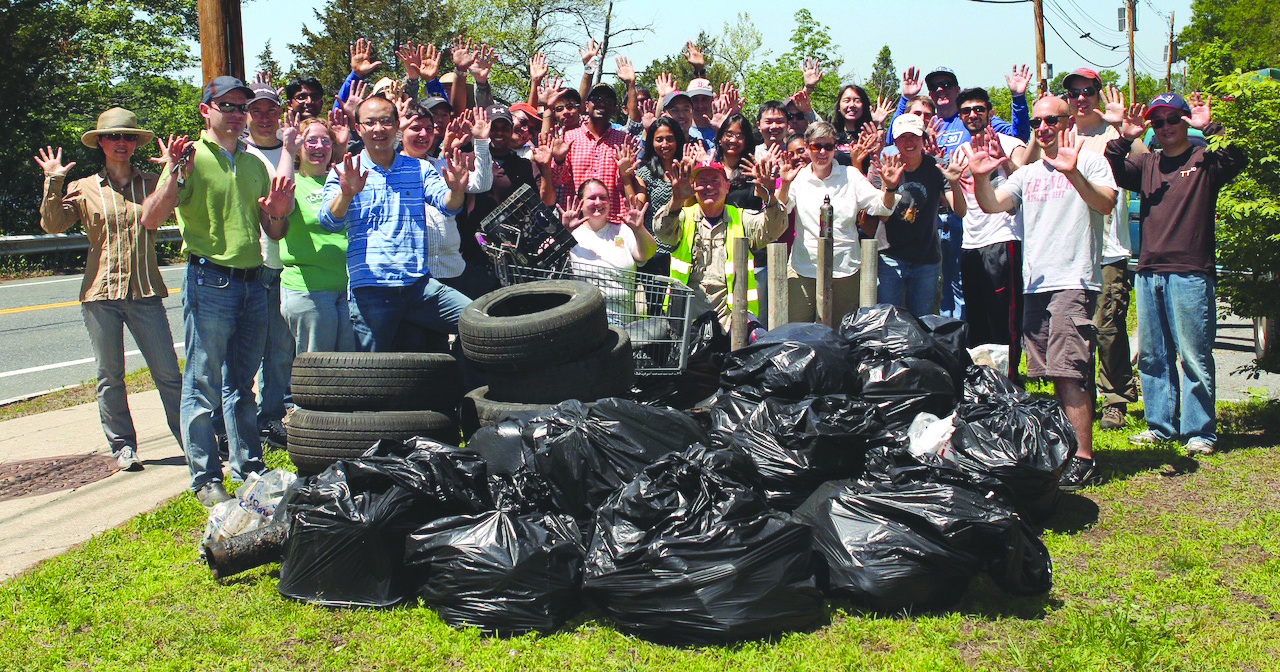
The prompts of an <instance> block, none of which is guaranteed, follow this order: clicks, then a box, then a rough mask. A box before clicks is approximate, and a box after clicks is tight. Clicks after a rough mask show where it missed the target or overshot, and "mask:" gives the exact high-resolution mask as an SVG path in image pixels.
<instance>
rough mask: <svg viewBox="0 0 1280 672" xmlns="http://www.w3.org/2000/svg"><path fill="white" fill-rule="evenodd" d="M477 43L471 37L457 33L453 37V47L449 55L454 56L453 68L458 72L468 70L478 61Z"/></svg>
mask: <svg viewBox="0 0 1280 672" xmlns="http://www.w3.org/2000/svg"><path fill="white" fill-rule="evenodd" d="M475 48H476V44H475V42H472V41H471V38H469V37H468V38H463V37H462V36H461V35H457V36H455V37H454V38H453V48H452V49H451V50H450V52H449V55H450V56H451V57H452V58H453V68H454V70H455V71H457V72H466V71H467V70H468V69H469V68H470V67H471V64H472V63H475V61H476V52H475Z"/></svg>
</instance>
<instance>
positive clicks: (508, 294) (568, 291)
mask: <svg viewBox="0 0 1280 672" xmlns="http://www.w3.org/2000/svg"><path fill="white" fill-rule="evenodd" d="M608 331H609V325H608V319H607V317H606V315H605V306H604V295H602V294H601V293H600V290H599V289H597V288H595V287H593V286H591V285H589V284H587V283H584V282H577V281H573V280H541V281H537V282H530V283H526V284H520V285H512V286H510V287H503V288H502V289H498V290H495V291H492V292H489V293H488V294H485V295H484V296H482V297H480V298H479V299H476V300H475V301H472V302H471V304H470V305H469V306H467V307H466V309H464V310H463V311H462V316H461V317H460V318H459V319H458V337H459V339H460V340H461V342H462V352H463V354H464V355H465V356H466V357H467V359H469V360H471V361H472V362H473V363H474V364H475V366H476V368H477V369H480V370H482V371H515V370H518V369H520V368H522V367H524V366H527V365H529V364H536V365H546V364H559V363H563V362H568V361H572V360H575V359H578V358H581V357H583V356H584V355H586V354H588V353H590V352H592V351H594V350H595V349H596V348H598V347H600V344H601V343H602V342H603V341H604V339H605V336H606V335H607V334H608Z"/></svg>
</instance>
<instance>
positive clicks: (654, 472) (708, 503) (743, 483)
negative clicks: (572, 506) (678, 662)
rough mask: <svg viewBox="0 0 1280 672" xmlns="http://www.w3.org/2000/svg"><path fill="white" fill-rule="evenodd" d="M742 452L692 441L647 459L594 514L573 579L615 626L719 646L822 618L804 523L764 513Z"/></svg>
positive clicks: (663, 639) (640, 634) (674, 640)
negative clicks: (579, 571) (578, 575)
mask: <svg viewBox="0 0 1280 672" xmlns="http://www.w3.org/2000/svg"><path fill="white" fill-rule="evenodd" d="M754 480H755V475H754V468H753V467H752V465H751V461H750V459H749V458H747V456H746V455H743V454H741V453H734V452H731V451H725V450H712V449H707V448H704V447H703V446H695V447H693V448H691V449H690V450H688V451H686V452H684V453H680V454H673V455H668V456H667V457H665V458H663V459H662V460H660V461H658V462H656V463H654V464H652V465H650V466H648V467H646V468H645V469H644V471H643V472H641V473H640V475H639V476H637V477H636V479H635V480H633V481H632V482H630V483H629V484H627V486H626V487H625V488H623V489H622V490H620V491H619V492H617V493H616V494H615V495H614V496H613V497H610V498H609V500H608V501H607V502H605V503H604V505H603V506H601V507H600V510H599V512H598V514H597V516H596V522H595V532H594V537H593V540H592V543H591V547H590V550H589V551H588V552H587V560H586V576H585V580H584V581H583V587H584V589H585V590H586V591H587V592H588V595H589V596H590V597H591V598H592V599H593V600H594V601H596V602H597V603H598V604H599V605H600V606H601V608H602V609H603V610H604V611H605V613H607V614H608V615H609V616H610V618H612V619H613V620H614V622H615V623H617V625H618V627H619V629H620V630H622V631H623V632H626V633H628V634H632V635H635V636H638V637H641V638H643V639H647V640H653V641H658V642H663V643H670V644H723V643H726V642H732V641H737V640H743V639H752V638H758V637H765V636H768V635H772V634H775V633H781V632H788V631H793V630H803V629H805V628H809V627H811V626H813V625H815V624H817V623H818V622H819V621H820V620H821V619H822V617H823V602H822V597H821V595H820V593H819V592H818V590H817V588H816V586H815V585H814V583H813V575H812V553H811V546H810V543H811V542H810V536H809V535H810V533H809V528H808V527H806V526H805V525H803V524H801V523H799V522H796V521H793V520H791V519H789V518H788V517H787V516H786V515H784V514H781V513H778V512H776V511H773V510H771V509H770V508H769V506H768V504H767V503H766V501H765V499H764V496H763V494H761V493H760V491H759V490H758V486H757V485H756V484H755V482H754Z"/></svg>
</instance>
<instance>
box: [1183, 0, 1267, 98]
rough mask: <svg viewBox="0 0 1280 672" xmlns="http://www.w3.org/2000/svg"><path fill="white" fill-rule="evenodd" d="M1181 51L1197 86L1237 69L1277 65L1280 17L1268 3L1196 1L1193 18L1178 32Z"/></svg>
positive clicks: (1243, 0) (1233, 0) (1193, 82)
mask: <svg viewBox="0 0 1280 672" xmlns="http://www.w3.org/2000/svg"><path fill="white" fill-rule="evenodd" d="M1268 7H1270V8H1271V9H1267V8H1268ZM1178 53H1179V54H1180V56H1181V58H1183V59H1185V60H1186V61H1187V63H1188V65H1189V66H1190V71H1191V72H1190V75H1191V80H1192V82H1191V83H1192V86H1194V87H1196V88H1202V87H1207V85H1208V84H1210V83H1212V82H1213V80H1215V79H1216V78H1218V77H1221V76H1222V75H1225V74H1228V73H1230V72H1234V71H1236V70H1257V69H1259V68H1265V67H1270V66H1274V65H1276V64H1277V63H1278V62H1280V16H1278V15H1277V14H1276V11H1275V6H1274V5H1271V4H1270V3H1265V2H1251V1H1247V0H1194V2H1192V3H1191V21H1190V22H1189V23H1188V24H1187V26H1186V27H1185V28H1183V29H1182V32H1180V33H1179V34H1178Z"/></svg>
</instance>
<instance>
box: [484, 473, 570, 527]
mask: <svg viewBox="0 0 1280 672" xmlns="http://www.w3.org/2000/svg"><path fill="white" fill-rule="evenodd" d="M489 494H490V495H491V496H492V497H493V506H494V508H495V509H498V510H499V511H510V512H512V513H515V514H518V515H525V514H529V513H561V512H560V511H559V510H558V509H557V508H556V504H555V501H554V500H552V498H551V482H550V481H548V480H547V479H546V478H543V476H542V475H541V474H539V473H538V472H536V471H534V470H533V469H531V468H529V467H520V468H519V469H517V470H516V471H515V472H514V473H510V474H490V475H489Z"/></svg>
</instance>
